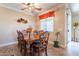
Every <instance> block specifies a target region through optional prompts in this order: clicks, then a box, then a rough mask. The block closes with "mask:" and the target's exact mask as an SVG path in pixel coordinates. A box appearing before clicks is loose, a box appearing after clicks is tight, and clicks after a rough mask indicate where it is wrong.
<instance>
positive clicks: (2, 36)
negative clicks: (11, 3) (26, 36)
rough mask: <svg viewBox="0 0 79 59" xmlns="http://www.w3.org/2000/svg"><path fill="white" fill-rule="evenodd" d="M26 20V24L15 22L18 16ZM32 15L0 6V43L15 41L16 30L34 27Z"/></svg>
mask: <svg viewBox="0 0 79 59" xmlns="http://www.w3.org/2000/svg"><path fill="white" fill-rule="evenodd" d="M21 17H22V18H24V19H27V20H28V23H27V24H19V23H17V19H18V18H21ZM33 19H35V18H34V17H32V18H31V16H27V15H25V14H24V13H20V12H16V11H13V10H10V9H7V8H3V7H0V45H5V44H8V43H11V42H15V41H16V36H17V34H16V30H23V29H26V28H28V27H29V25H30V26H32V27H33V28H34V21H33Z"/></svg>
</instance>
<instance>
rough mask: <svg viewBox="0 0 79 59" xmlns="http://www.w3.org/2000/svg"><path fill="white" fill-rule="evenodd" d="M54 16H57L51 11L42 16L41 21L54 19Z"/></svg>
mask: <svg viewBox="0 0 79 59" xmlns="http://www.w3.org/2000/svg"><path fill="white" fill-rule="evenodd" d="M54 16H55V14H54V11H50V12H47V13H45V14H42V15H40V16H39V19H40V20H42V19H45V18H48V17H54Z"/></svg>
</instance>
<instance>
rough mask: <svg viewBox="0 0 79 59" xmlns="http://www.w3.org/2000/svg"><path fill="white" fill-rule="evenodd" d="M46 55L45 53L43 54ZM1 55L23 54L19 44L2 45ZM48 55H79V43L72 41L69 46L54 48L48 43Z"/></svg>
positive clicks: (0, 48)
mask: <svg viewBox="0 0 79 59" xmlns="http://www.w3.org/2000/svg"><path fill="white" fill-rule="evenodd" d="M41 55H42V56H44V53H43V54H41ZM0 56H21V54H20V52H19V50H18V46H17V44H14V45H10V46H6V47H0ZM48 56H79V43H74V42H71V43H69V44H68V46H67V48H61V47H60V48H54V47H53V45H52V44H48Z"/></svg>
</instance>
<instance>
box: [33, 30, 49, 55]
mask: <svg viewBox="0 0 79 59" xmlns="http://www.w3.org/2000/svg"><path fill="white" fill-rule="evenodd" d="M48 39H49V33H48V32H47V31H46V32H40V39H39V40H38V41H37V42H34V43H33V53H35V52H37V53H38V55H40V52H41V51H42V50H43V51H44V52H45V55H46V56H47V45H48ZM35 43H37V44H35Z"/></svg>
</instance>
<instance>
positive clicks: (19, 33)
mask: <svg viewBox="0 0 79 59" xmlns="http://www.w3.org/2000/svg"><path fill="white" fill-rule="evenodd" d="M17 34H18V39H19V40H24V36H23V33H22V32H20V31H17Z"/></svg>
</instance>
